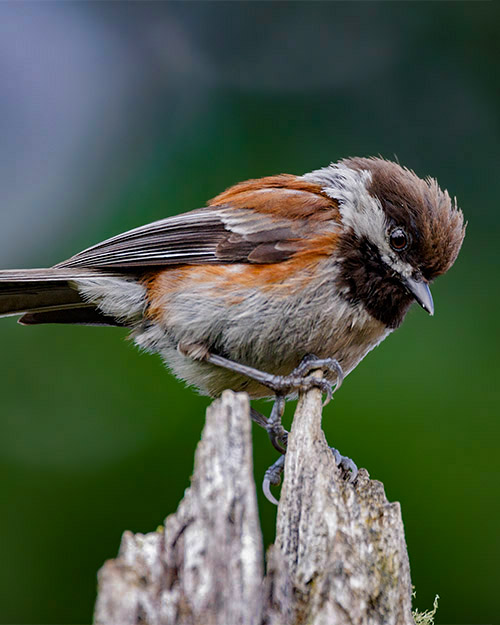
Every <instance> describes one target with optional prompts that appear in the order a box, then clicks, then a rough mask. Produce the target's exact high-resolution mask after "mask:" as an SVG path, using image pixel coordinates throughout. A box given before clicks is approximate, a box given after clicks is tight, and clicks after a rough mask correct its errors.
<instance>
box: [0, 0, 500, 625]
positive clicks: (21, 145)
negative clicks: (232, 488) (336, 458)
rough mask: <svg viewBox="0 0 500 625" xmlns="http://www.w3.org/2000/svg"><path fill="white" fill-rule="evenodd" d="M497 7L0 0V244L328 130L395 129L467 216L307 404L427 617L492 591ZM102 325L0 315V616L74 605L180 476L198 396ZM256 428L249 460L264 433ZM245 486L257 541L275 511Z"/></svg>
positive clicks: (255, 163)
mask: <svg viewBox="0 0 500 625" xmlns="http://www.w3.org/2000/svg"><path fill="white" fill-rule="evenodd" d="M499 17H500V14H499V11H498V4H493V3H488V2H485V3H482V2H479V3H475V2H470V3H460V2H457V3H371V2H370V3H358V2H354V3H336V2H335V3H326V2H325V3H323V2H320V3H313V2H307V3H305V2H304V3H287V2H276V3H261V2H255V3H244V2H241V3H224V2H217V3H208V2H203V3H196V2H176V3H100V2H98V3H62V2H60V3H2V4H0V136H1V137H2V140H1V142H0V207H1V209H0V266H2V267H5V268H8V267H27V266H42V267H43V266H49V265H51V264H53V263H55V262H57V261H59V260H62V259H63V258H65V257H66V256H69V255H71V254H73V253H74V252H76V251H78V250H79V249H81V248H83V247H86V246H88V245H91V244H93V243H95V242H97V241H99V240H100V239H102V238H105V237H108V236H111V235H113V234H115V233H118V232H120V231H123V230H125V229H127V228H130V227H133V226H136V225H140V224H143V223H146V222H148V221H150V220H154V219H159V218H161V217H163V216H166V215H171V214H175V213H178V212H182V211H186V210H189V209H192V208H196V207H199V206H202V205H203V204H204V202H205V201H206V200H207V199H208V198H210V197H212V196H214V195H215V194H217V193H218V192H219V191H221V190H222V189H224V188H225V187H227V186H229V185H231V184H233V183H235V182H237V181H239V180H242V179H246V178H250V177H257V176H261V175H266V174H272V173H279V172H289V173H299V174H300V173H304V172H306V171H310V170H311V169H314V168H317V167H320V166H324V165H326V164H327V163H329V162H330V161H335V160H337V159H339V158H341V157H345V156H348V155H376V154H379V153H380V154H382V155H383V156H385V157H388V158H392V157H393V156H394V155H397V158H399V160H400V161H401V163H403V164H406V165H408V166H409V167H412V168H414V169H415V170H416V171H417V173H419V174H420V175H427V174H431V175H433V176H436V177H437V178H438V180H439V181H440V183H441V184H442V185H443V186H444V187H447V188H448V189H449V191H450V193H451V194H452V195H456V196H457V198H458V201H459V204H460V206H461V207H462V208H463V210H464V212H465V215H466V218H467V219H468V221H469V225H468V230H467V237H466V240H465V244H464V247H463V250H462V253H461V255H460V258H459V259H458V262H457V263H456V265H455V266H454V268H453V270H452V271H451V272H450V274H449V275H447V276H446V277H444V278H442V279H440V280H439V281H438V282H437V283H436V285H435V287H434V289H433V292H434V298H435V304H436V316H435V317H434V318H432V319H431V318H429V317H428V316H427V315H426V314H425V313H424V312H423V311H422V310H420V309H416V308H415V309H412V310H411V312H410V314H409V315H408V318H407V320H406V322H405V324H404V325H403V327H402V328H401V329H400V330H399V331H398V332H397V333H396V334H395V335H394V336H392V337H391V338H390V339H389V340H388V341H387V342H386V343H384V344H383V345H382V346H381V347H379V348H378V349H377V350H375V352H373V353H372V354H370V355H369V356H368V358H367V359H366V361H364V362H363V363H362V364H361V365H360V366H359V367H358V369H357V370H356V371H355V372H353V373H352V374H351V375H350V376H349V378H348V379H347V381H346V382H345V385H344V386H343V388H342V391H341V392H340V393H339V394H338V396H335V400H334V401H333V402H332V403H331V404H330V405H329V406H328V407H327V409H326V410H325V414H324V428H325V431H326V433H327V436H328V438H329V440H330V442H331V443H332V444H335V445H336V446H337V447H339V448H340V449H341V450H342V451H343V453H346V454H348V455H350V456H351V457H353V458H354V459H355V460H356V461H357V462H358V463H359V464H360V465H361V466H364V467H367V468H368V470H369V472H370V474H371V475H372V477H374V478H377V479H380V480H382V481H383V482H384V484H385V487H386V491H387V494H388V497H389V498H390V499H391V500H398V501H400V502H401V504H402V510H403V517H404V521H405V526H406V535H407V540H408V547H409V551H410V559H411V565H412V576H413V583H414V584H415V586H416V589H417V600H416V605H417V606H418V607H419V608H420V609H424V608H427V607H430V606H431V604H432V600H433V598H434V595H435V594H436V593H439V595H440V596H441V602H440V608H439V612H438V617H437V622H438V623H493V622H494V621H495V620H496V616H497V611H498V607H497V606H498V598H497V592H498V591H497V588H498V581H499V580H498V561H499V555H500V545H499V543H500V532H499V530H498V523H499V522H498V515H499V512H500V505H499V499H498V487H499V482H500V480H499V477H500V476H499V473H500V461H499V455H500V454H499V434H500V420H499V419H498V404H499V400H500V398H499V390H498V389H499V379H498V377H499V376H498V374H499V366H498V346H499V340H498V339H499V332H498V316H499V315H498V304H499V292H498V281H499V269H500V267H499V258H498V257H499V240H500V237H499V235H500V216H499V211H498V198H499V196H500V185H499V159H498V146H499V141H500V128H499V106H500V93H499V85H500V83H499V80H498V59H499V49H498V29H499V25H500V24H499ZM125 336H126V334H125V332H123V331H122V330H119V329H101V328H79V327H57V326H46V327H38V328H37V327H35V328H21V327H19V326H17V325H16V322H15V319H4V320H2V321H1V323H0V341H1V360H0V362H1V371H2V375H1V376H0V394H1V415H0V471H1V474H0V475H1V477H0V479H1V490H0V492H1V495H0V497H1V499H0V501H1V508H0V541H1V549H0V595H1V596H0V622H2V623H84V622H89V621H90V620H91V615H92V609H93V602H94V599H95V589H96V577H95V576H96V571H97V570H98V568H99V567H100V566H101V565H102V563H103V562H104V560H105V559H107V558H111V557H113V556H114V555H115V554H116V552H117V549H118V545H119V542H120V536H121V533H122V531H123V530H125V529H130V530H133V531H140V532H147V531H150V530H153V529H155V528H156V526H157V525H159V524H161V523H162V521H163V519H164V517H165V516H166V514H168V513H170V512H172V511H174V509H175V508H176V505H177V503H178V501H179V500H180V498H181V497H182V494H183V491H184V489H185V488H186V486H187V485H188V482H189V475H190V472H191V469H192V463H193V452H194V449H195V446H196V443H197V441H198V440H199V436H200V431H201V428H202V426H203V415H204V410H205V407H206V406H207V404H208V400H207V399H206V398H202V397H199V396H197V395H196V394H194V393H193V392H192V391H191V390H188V389H186V388H184V387H183V385H182V384H181V383H179V382H177V381H176V380H174V379H173V378H172V377H171V376H170V375H169V374H168V373H167V372H166V371H165V370H164V368H163V366H162V364H161V362H160V360H159V359H158V358H155V357H151V356H147V355H144V354H141V353H139V352H138V351H137V350H136V349H134V348H133V346H132V345H130V344H129V343H128V342H127V341H126V340H125ZM261 408H263V409H264V410H268V409H269V406H268V405H261ZM289 413H290V410H289ZM254 439H255V472H256V477H257V480H258V482H260V480H261V478H262V475H263V473H264V471H265V469H266V468H267V466H268V465H269V464H270V463H271V462H272V461H273V460H274V459H275V453H274V452H273V451H272V449H271V447H270V445H269V443H268V441H267V437H266V435H265V433H263V432H262V431H257V430H256V431H255V436H254ZM260 511H261V516H262V525H263V529H264V535H265V540H266V542H267V543H269V542H271V541H272V540H273V531H274V529H273V528H274V521H275V514H276V511H275V509H274V508H273V507H272V506H271V505H270V504H268V503H267V502H266V501H265V500H263V498H262V497H260ZM228 625H229V624H228Z"/></svg>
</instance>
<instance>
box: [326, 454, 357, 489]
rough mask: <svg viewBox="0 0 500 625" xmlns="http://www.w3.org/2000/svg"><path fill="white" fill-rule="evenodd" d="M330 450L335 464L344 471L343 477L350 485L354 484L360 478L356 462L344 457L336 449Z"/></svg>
mask: <svg viewBox="0 0 500 625" xmlns="http://www.w3.org/2000/svg"><path fill="white" fill-rule="evenodd" d="M330 449H331V452H332V454H333V457H334V458H335V464H336V465H337V467H339V469H340V470H341V471H342V477H343V478H344V479H345V480H347V481H348V482H349V484H354V482H355V481H356V479H357V477H358V467H357V466H356V463H355V462H354V460H351V459H350V458H348V457H347V456H343V455H342V454H341V453H340V452H339V451H338V449H335V447H330Z"/></svg>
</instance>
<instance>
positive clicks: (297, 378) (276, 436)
mask: <svg viewBox="0 0 500 625" xmlns="http://www.w3.org/2000/svg"><path fill="white" fill-rule="evenodd" d="M178 350H179V351H180V352H181V353H182V354H184V355H185V356H189V357H191V358H193V359H194V360H200V361H204V362H209V363H211V364H213V365H216V366H218V367H222V368H224V369H227V370H229V371H233V372H234V373H239V374H241V375H244V376H246V377H248V378H250V379H251V380H255V381H256V382H259V383H260V384H262V385H263V386H266V387H267V388H269V389H271V390H272V391H274V393H275V395H276V397H275V400H274V404H273V408H272V410H271V414H270V416H269V419H266V417H264V416H263V415H262V414H260V412H257V410H255V409H254V408H250V417H251V418H252V421H255V423H257V424H258V425H260V426H261V427H263V428H265V429H266V430H267V433H268V434H269V438H270V440H271V443H272V445H273V447H274V448H275V449H276V450H277V451H279V452H280V453H281V454H282V456H281V457H280V458H278V460H277V461H276V462H275V463H274V464H273V465H272V466H271V467H269V469H268V470H267V471H266V473H265V476H264V481H263V484H262V489H263V491H264V495H265V496H266V498H267V499H268V500H269V501H270V502H271V503H274V504H277V503H278V502H277V500H276V499H275V497H274V496H273V494H272V493H271V486H278V485H279V484H280V482H281V474H282V473H283V470H284V467H285V455H284V454H285V453H286V446H287V441H288V432H287V431H286V430H285V428H284V427H283V425H282V423H281V419H282V418H283V413H284V411H285V396H286V395H289V394H290V393H292V392H294V391H308V390H310V389H311V388H319V389H320V390H321V391H322V392H323V393H325V394H326V400H325V402H324V404H323V405H326V404H327V403H328V402H329V401H330V399H331V398H332V395H333V390H332V385H331V383H330V382H328V380H326V379H324V378H316V377H315V376H313V375H311V373H312V372H313V371H317V370H318V369H320V370H323V371H327V372H330V373H335V376H336V382H335V390H337V389H338V388H339V387H340V385H341V384H342V381H343V379H344V374H343V371H342V368H341V366H340V365H339V363H338V362H337V360H335V359H334V358H317V357H316V356H314V355H313V354H309V355H307V356H305V357H304V358H303V359H302V361H301V362H300V364H299V365H298V367H296V368H295V369H294V370H293V371H292V372H291V373H290V374H289V375H273V374H270V373H266V372H265V371H260V370H259V369H255V368H254V367H249V366H248V365H242V364H240V363H238V362H235V361H233V360H229V359H228V358H224V357H223V356H218V355H217V354H212V353H211V352H209V351H208V350H207V349H206V348H205V347H204V346H202V345H198V344H189V345H187V344H181V343H179V345H178ZM330 449H331V450H332V453H333V455H334V457H335V462H336V464H337V466H339V467H340V468H341V469H342V470H343V473H344V475H345V477H347V476H349V481H350V482H354V481H355V479H356V477H357V474H358V469H357V467H356V465H355V464H354V462H353V461H352V460H351V459H350V458H347V457H346V456H342V455H341V454H340V453H339V452H338V451H337V450H336V449H334V448H333V447H331V448H330Z"/></svg>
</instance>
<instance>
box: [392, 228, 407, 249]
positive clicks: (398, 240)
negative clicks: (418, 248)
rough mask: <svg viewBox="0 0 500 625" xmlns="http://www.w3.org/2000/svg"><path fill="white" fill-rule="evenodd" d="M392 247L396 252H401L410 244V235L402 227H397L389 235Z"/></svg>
mask: <svg viewBox="0 0 500 625" xmlns="http://www.w3.org/2000/svg"><path fill="white" fill-rule="evenodd" d="M389 242H390V244H391V247H392V249H393V250H395V251H396V252H401V251H402V250H404V249H405V248H406V247H407V246H408V237H407V235H406V232H405V231H404V230H403V229H402V228H396V230H393V231H392V232H391V234H390V235H389Z"/></svg>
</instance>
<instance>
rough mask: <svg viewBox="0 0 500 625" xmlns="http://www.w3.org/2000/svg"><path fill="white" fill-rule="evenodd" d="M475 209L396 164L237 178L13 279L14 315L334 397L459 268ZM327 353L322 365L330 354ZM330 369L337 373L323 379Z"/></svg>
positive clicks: (9, 303) (7, 274) (183, 368)
mask: <svg viewBox="0 0 500 625" xmlns="http://www.w3.org/2000/svg"><path fill="white" fill-rule="evenodd" d="M463 238H464V224H463V215H462V212H461V211H460V210H458V209H457V208H456V205H455V204H453V203H452V202H451V200H450V197H449V195H448V193H447V192H446V191H442V190H441V189H440V188H439V186H438V184H437V182H436V181H435V180H433V179H430V178H427V179H425V180H422V179H420V178H418V177H417V176H416V175H415V174H414V173H413V172H412V171H410V170H408V169H405V168H403V167H401V166H400V165H398V164H396V163H392V162H390V161H386V160H383V159H381V158H349V159H345V160H342V161H340V162H339V163H336V164H332V165H330V166H328V167H325V168H323V169H318V170H316V171H313V172H311V173H309V174H306V175H304V176H295V175H288V174H282V175H277V176H270V177H267V178H260V179H256V180H249V181H247V182H242V183H240V184H237V185H235V186H233V187H231V188H229V189H227V190H226V191H224V192H223V193H221V194H220V195H218V196H217V197H215V198H214V199H213V200H211V201H210V202H209V204H208V206H207V207H205V208H201V209H198V210H193V211H191V212H188V213H184V214H181V215H178V216H176V217H169V218H167V219H162V220H160V221H157V222H154V223H151V224H149V225H146V226H142V227H140V228H136V229H135V230H131V231H129V232H126V233H124V234H121V235H118V236H115V237H113V238H111V239H108V240H107V241H104V242H103V243H99V244H97V245H94V246H93V247H90V248H89V249H87V250H85V251H83V252H80V253H79V254H76V255H75V256H73V257H72V258H70V259H69V260H66V261H64V262H62V263H59V264H58V265H56V266H55V267H52V268H50V269H27V270H12V271H4V272H0V315H12V314H18V313H22V315H23V316H22V317H21V319H20V323H22V324H24V325H34V324H39V323H76V324H89V325H110V326H126V327H128V328H130V329H131V331H132V336H133V338H134V340H135V342H136V343H137V344H138V345H139V346H140V347H141V348H144V349H146V350H148V351H151V352H158V353H160V354H161V356H162V357H163V358H164V360H165V362H166V363H167V365H168V366H169V367H170V369H171V370H172V371H173V372H174V373H175V374H176V375H177V376H178V377H179V378H181V379H183V380H185V381H186V382H187V383H188V384H191V385H194V386H196V387H197V388H198V389H199V390H200V391H201V392H202V393H206V394H208V395H212V396H217V395H219V394H220V393H221V392H222V391H223V390H224V389H233V390H235V391H246V392H247V393H248V394H249V395H250V397H265V396H274V395H276V396H277V398H278V401H276V402H275V408H274V409H273V412H272V414H271V418H270V419H269V420H266V419H264V418H263V417H262V416H261V415H259V414H258V413H255V412H252V416H253V418H254V419H255V420H256V421H258V422H259V423H260V424H261V425H263V426H265V427H266V428H267V429H268V431H269V432H270V435H271V438H272V440H273V442H274V444H275V446H276V447H278V448H279V449H280V450H283V447H284V445H285V444H286V433H285V431H284V430H283V428H282V427H281V415H282V411H283V405H284V399H283V398H284V397H287V396H290V395H293V394H294V393H295V392H296V391H297V389H304V388H308V387H310V386H314V385H319V386H320V387H321V388H322V389H323V390H325V391H327V392H329V391H330V389H331V386H332V384H333V382H336V383H337V386H338V385H339V383H340V381H341V379H342V376H345V375H346V374H348V373H349V372H350V371H352V369H353V368H354V367H355V366H356V365H357V364H358V363H359V362H360V360H361V359H362V358H363V357H364V356H365V355H366V354H367V353H368V352H369V351H370V350H371V349H373V348H374V347H375V346H376V345H378V344H379V343H380V342H381V341H382V340H383V339H384V338H385V337H386V336H388V334H390V333H391V332H392V331H393V330H394V329H396V328H397V327H399V325H400V324H401V322H402V321H403V319H404V317H405V315H406V312H407V311H408V308H409V307H410V305H411V303H412V302H413V301H417V302H418V303H419V304H420V305H421V306H422V307H423V308H424V309H425V310H426V311H427V312H428V313H429V314H431V315H432V314H433V312H434V305H433V302H432V297H431V292H430V290H429V283H430V282H431V281H432V280H434V278H436V277H437V276H439V275H441V274H443V273H445V272H446V271H447V270H448V269H449V268H450V267H451V266H452V264H453V262H454V261H455V259H456V257H457V254H458V252H459V250H460V247H461V245H462V241H463ZM315 359H317V360H315ZM314 368H323V369H324V370H325V378H324V379H323V381H318V380H317V378H316V377H315V376H312V375H310V372H311V371H312V370H313V369H314Z"/></svg>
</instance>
